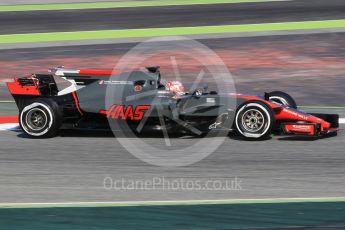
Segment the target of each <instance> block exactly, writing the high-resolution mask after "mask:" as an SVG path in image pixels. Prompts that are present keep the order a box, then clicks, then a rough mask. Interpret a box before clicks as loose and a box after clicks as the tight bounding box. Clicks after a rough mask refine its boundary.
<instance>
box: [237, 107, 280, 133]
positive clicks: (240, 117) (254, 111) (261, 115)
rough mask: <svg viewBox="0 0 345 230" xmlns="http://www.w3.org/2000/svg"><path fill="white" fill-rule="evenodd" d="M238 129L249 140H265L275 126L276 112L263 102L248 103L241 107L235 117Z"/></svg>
mask: <svg viewBox="0 0 345 230" xmlns="http://www.w3.org/2000/svg"><path fill="white" fill-rule="evenodd" d="M235 124H236V129H237V131H238V132H239V134H240V135H241V136H243V137H244V138H246V139H248V140H265V139H268V138H269V137H270V135H271V133H272V130H273V127H274V125H275V119H274V111H273V110H272V108H271V107H269V106H268V105H267V104H266V103H264V102H262V101H256V100H255V101H247V102H245V103H243V104H242V105H241V106H239V108H238V110H237V113H236V117H235Z"/></svg>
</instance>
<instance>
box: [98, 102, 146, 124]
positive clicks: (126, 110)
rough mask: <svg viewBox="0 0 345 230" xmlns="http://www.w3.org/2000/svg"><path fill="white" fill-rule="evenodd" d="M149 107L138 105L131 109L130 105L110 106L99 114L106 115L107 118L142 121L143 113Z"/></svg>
mask: <svg viewBox="0 0 345 230" xmlns="http://www.w3.org/2000/svg"><path fill="white" fill-rule="evenodd" d="M150 107H151V106H149V105H138V106H136V107H133V106H131V105H129V106H127V107H126V106H124V105H112V106H111V107H110V108H109V110H101V111H100V113H101V114H105V115H107V117H108V118H112V119H115V120H117V119H122V120H127V119H129V120H132V121H140V120H142V119H143V117H144V115H145V112H146V111H147V110H148V109H150Z"/></svg>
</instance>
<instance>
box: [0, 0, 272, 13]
mask: <svg viewBox="0 0 345 230" xmlns="http://www.w3.org/2000/svg"><path fill="white" fill-rule="evenodd" d="M270 1H272V0H148V1H131V2H95V3H66V4H28V5H0V12H1V11H2V12H4V11H33V10H72V9H73V10H75V9H101V8H121V7H145V6H175V5H201V4H222V3H245V2H270Z"/></svg>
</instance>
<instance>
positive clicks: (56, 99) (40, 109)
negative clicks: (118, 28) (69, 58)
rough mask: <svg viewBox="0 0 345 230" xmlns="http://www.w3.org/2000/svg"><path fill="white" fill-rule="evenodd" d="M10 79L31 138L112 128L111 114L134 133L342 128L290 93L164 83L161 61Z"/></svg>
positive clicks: (248, 135)
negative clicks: (126, 68) (127, 68)
mask: <svg viewBox="0 0 345 230" xmlns="http://www.w3.org/2000/svg"><path fill="white" fill-rule="evenodd" d="M7 85H8V89H9V91H10V93H11V94H12V96H13V97H14V99H15V101H16V104H17V106H18V109H19V123H20V126H21V128H22V130H23V131H24V132H25V133H26V134H28V135H29V136H30V137H41V138H44V137H53V136H55V135H57V133H58V131H59V129H61V128H64V127H69V128H71V127H72V128H79V129H83V128H85V129H87V130H90V129H104V128H108V129H109V128H110V129H111V128H112V127H111V125H109V121H110V120H113V121H116V122H120V123H121V122H122V123H126V125H127V127H131V128H130V129H131V130H132V131H134V132H139V131H140V132H147V131H150V130H162V129H163V128H164V129H166V130H167V132H173V131H174V132H176V131H179V132H182V133H190V134H195V135H203V134H205V133H208V132H210V131H212V130H217V129H222V130H224V129H225V130H229V131H231V132H235V133H237V134H238V135H240V136H242V137H243V138H245V139H251V140H259V139H266V138H268V137H269V136H270V135H271V134H272V133H277V134H288V135H306V136H324V135H329V134H336V133H337V131H338V115H335V114H307V113H304V112H302V111H299V110H298V109H297V105H296V103H295V101H294V99H293V98H292V97H291V96H289V95H288V94H286V93H284V92H280V91H273V92H271V93H265V95H264V96H262V97H260V96H251V95H243V94H221V93H217V92H216V91H209V92H208V90H207V89H206V88H204V89H195V90H194V91H193V92H184V87H183V85H182V84H181V83H180V82H177V81H172V82H168V83H166V84H162V80H161V74H160V71H159V67H148V68H147V70H145V71H132V72H124V73H121V72H118V73H117V72H116V71H111V70H110V71H108V70H87V69H84V70H67V69H64V68H55V69H52V70H51V71H50V72H49V74H33V75H31V76H28V77H21V78H15V79H14V81H13V82H8V83H7ZM61 85H63V86H61ZM109 90H110V91H111V92H115V94H114V95H115V96H114V97H110V98H112V99H111V100H112V101H109V100H108V98H109V97H108V96H107V95H106V94H107V92H109ZM116 93H117V94H116ZM116 95H117V96H116ZM157 98H158V100H157ZM226 100H232V101H236V103H235V107H234V108H233V109H230V108H228V106H227V103H224V101H226ZM157 108H158V109H157ZM162 117H163V118H162ZM230 120H231V122H228V121H230ZM162 121H163V122H164V125H162Z"/></svg>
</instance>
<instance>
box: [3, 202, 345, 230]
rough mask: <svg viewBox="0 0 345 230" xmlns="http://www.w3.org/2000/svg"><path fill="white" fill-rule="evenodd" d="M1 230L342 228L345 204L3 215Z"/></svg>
mask: <svg viewBox="0 0 345 230" xmlns="http://www.w3.org/2000/svg"><path fill="white" fill-rule="evenodd" d="M0 222H1V228H2V229H12V230H17V229H18V230H21V229H27V230H31V229H32V230H33V229H34V230H40V229H42V230H43V229H44V230H45V229H54V230H60V229H61V230H64V229H75V230H96V229H144V230H146V229H150V230H151V229H168V230H170V229H185V230H188V229H191V230H192V229H248V228H272V229H276V228H287V227H296V226H306V227H328V226H335V227H341V228H342V229H343V227H344V226H345V202H298V203H242V204H196V205H188V204H187V205H186V204H180V205H164V204H162V205H154V206H114V207H105V206H104V207H48V208H37V207H36V208H12V209H0Z"/></svg>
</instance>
